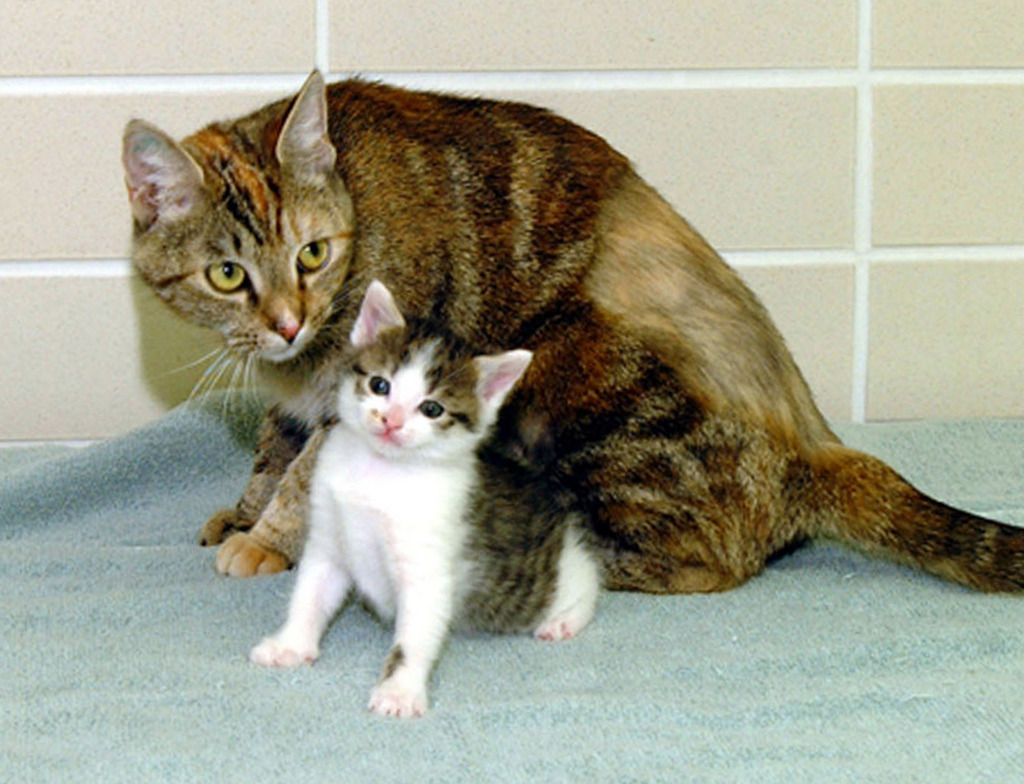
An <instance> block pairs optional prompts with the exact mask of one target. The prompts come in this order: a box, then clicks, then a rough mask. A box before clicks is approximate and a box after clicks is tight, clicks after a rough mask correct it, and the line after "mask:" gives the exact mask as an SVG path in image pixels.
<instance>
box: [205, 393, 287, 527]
mask: <svg viewBox="0 0 1024 784" xmlns="http://www.w3.org/2000/svg"><path fill="white" fill-rule="evenodd" d="M305 440H306V432H305V430H304V429H303V428H302V427H301V426H300V425H298V424H297V423H296V422H294V421H293V420H291V419H289V418H288V417H286V416H284V415H283V414H282V413H281V411H280V410H279V409H277V408H276V407H274V408H270V409H268V410H267V412H266V414H265V416H264V418H263V422H262V424H261V427H260V435H259V440H258V442H257V444H256V457H255V459H254V461H253V470H252V476H250V477H249V483H248V485H247V486H246V488H245V492H243V493H242V497H241V498H240V499H239V501H238V504H237V505H236V506H235V508H234V509H222V510H220V511H219V512H217V513H215V514H214V515H213V516H212V517H211V518H210V519H209V520H208V521H207V522H206V524H205V525H204V526H203V527H202V529H200V531H199V544H201V545H202V546H203V547H210V546H212V545H217V544H220V543H221V542H223V541H224V540H225V539H226V538H227V537H229V536H231V534H232V533H234V532H236V531H247V530H248V529H250V528H252V527H253V526H254V525H255V524H256V521H257V520H258V519H259V516H260V514H262V512H263V510H264V509H266V507H267V504H269V503H270V499H271V498H273V496H274V491H275V490H276V489H277V485H278V482H279V481H280V479H281V477H282V476H283V475H284V473H285V471H287V470H288V466H289V464H290V463H291V462H292V460H294V459H295V457H296V456H297V455H298V454H299V452H301V451H302V445H303V444H304V443H305Z"/></svg>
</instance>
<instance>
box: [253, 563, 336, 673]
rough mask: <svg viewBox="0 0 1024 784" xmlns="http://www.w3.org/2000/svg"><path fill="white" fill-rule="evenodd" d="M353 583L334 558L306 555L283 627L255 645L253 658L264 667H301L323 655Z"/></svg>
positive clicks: (301, 564)
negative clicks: (329, 628) (328, 633)
mask: <svg viewBox="0 0 1024 784" xmlns="http://www.w3.org/2000/svg"><path fill="white" fill-rule="evenodd" d="M351 587H352V578H351V577H350V576H349V574H348V572H347V571H345V570H344V569H343V568H342V567H341V566H339V565H338V564H337V562H335V561H334V560H332V559H330V558H325V557H320V556H318V555H314V556H312V557H309V558H305V557H304V558H303V559H302V561H301V562H300V564H299V572H298V575H297V576H296V579H295V589H294V591H293V592H292V598H291V602H290V603H289V606H288V619H287V620H286V621H285V623H284V625H283V626H282V627H281V629H280V631H278V632H277V634H275V635H274V636H272V637H267V638H266V639H264V640H263V641H262V642H261V643H260V644H259V645H257V646H256V647H255V648H253V649H252V651H251V652H250V654H249V660H250V661H252V662H253V663H254V664H259V665H261V666H263V667H297V666H299V665H302V664H312V663H313V662H315V661H316V660H317V659H318V658H319V657H320V638H321V637H323V634H324V631H325V630H326V629H327V626H328V624H329V623H330V622H331V619H332V618H333V617H334V615H335V613H337V612H338V609H339V608H340V607H341V605H342V603H343V602H344V601H345V597H346V596H347V595H348V592H349V590H350V589H351Z"/></svg>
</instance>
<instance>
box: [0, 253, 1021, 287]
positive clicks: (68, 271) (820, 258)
mask: <svg viewBox="0 0 1024 784" xmlns="http://www.w3.org/2000/svg"><path fill="white" fill-rule="evenodd" d="M721 255H722V257H723V258H724V259H725V260H726V261H727V262H728V263H729V264H730V265H732V266H734V267H736V268H737V269H764V268H770V267H777V268H780V269H790V268H794V267H844V266H846V267H849V266H856V265H857V264H858V263H861V262H864V263H867V264H869V265H877V264H917V263H929V262H931V263H940V262H953V263H963V264H971V263H992V262H996V263H998V262H1006V263H1013V262H1024V245H930V246H915V247H903V248H885V247H876V248H872V249H870V250H867V251H857V250H842V249H840V250H817V249H792V250H736V251H729V250H726V251H722V253H721ZM134 274H135V272H134V270H133V269H132V265H131V261H130V259H128V258H127V257H124V258H109V259H96V258H61V259H3V260H0V279H5V278H8V279H10V278H46V277H66V278H95V277H110V278H115V277H127V276H131V275H134Z"/></svg>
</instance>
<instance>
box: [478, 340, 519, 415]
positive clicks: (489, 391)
mask: <svg viewBox="0 0 1024 784" xmlns="http://www.w3.org/2000/svg"><path fill="white" fill-rule="evenodd" d="M531 359H533V352H530V351H527V350H526V349H524V348H519V349H516V350H515V351H506V352H505V353H504V354H493V355H489V356H483V357H474V359H473V363H474V364H475V365H476V372H477V379H476V394H477V397H478V398H479V400H480V402H481V403H484V404H485V405H487V406H489V407H490V408H492V409H493V410H495V411H497V410H498V409H499V408H500V407H501V404H502V403H504V402H505V397H506V396H507V395H508V393H509V392H511V391H512V387H514V386H515V385H516V382H517V381H518V380H519V379H520V378H521V377H522V375H523V373H525V372H526V368H527V367H528V366H529V364H530V360H531Z"/></svg>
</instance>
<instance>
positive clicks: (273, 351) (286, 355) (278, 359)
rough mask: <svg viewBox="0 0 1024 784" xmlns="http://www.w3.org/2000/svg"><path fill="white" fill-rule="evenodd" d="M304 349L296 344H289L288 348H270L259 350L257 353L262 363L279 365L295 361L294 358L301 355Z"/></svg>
mask: <svg viewBox="0 0 1024 784" xmlns="http://www.w3.org/2000/svg"><path fill="white" fill-rule="evenodd" d="M304 348H305V346H304V345H302V346H299V345H296V344H291V345H288V346H271V347H270V348H264V349H261V350H260V352H259V357H260V359H262V360H263V361H264V362H270V363H271V364H274V365H280V364H283V363H285V362H290V361H291V360H293V359H295V357H297V356H298V355H299V354H301V353H302V350H303V349H304Z"/></svg>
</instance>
